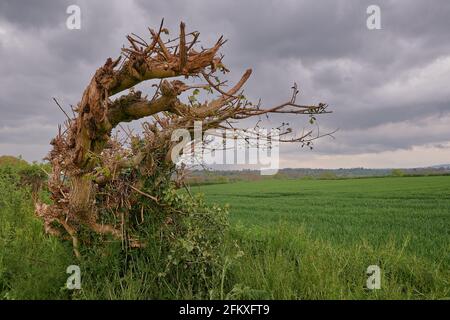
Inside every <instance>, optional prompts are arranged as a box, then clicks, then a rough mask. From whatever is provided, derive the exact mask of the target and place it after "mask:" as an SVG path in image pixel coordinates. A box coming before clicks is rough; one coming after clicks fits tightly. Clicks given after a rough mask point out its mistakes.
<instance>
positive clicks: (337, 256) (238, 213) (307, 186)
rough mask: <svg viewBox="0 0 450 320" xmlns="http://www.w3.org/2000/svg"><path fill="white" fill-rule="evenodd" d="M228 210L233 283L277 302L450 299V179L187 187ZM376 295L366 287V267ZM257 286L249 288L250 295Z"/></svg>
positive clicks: (364, 180) (279, 182) (332, 181)
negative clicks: (235, 255) (375, 275)
mask: <svg viewBox="0 0 450 320" xmlns="http://www.w3.org/2000/svg"><path fill="white" fill-rule="evenodd" d="M193 191H194V192H202V193H205V195H206V198H207V199H209V201H211V202H215V203H222V204H225V203H228V204H230V209H231V220H232V225H233V227H232V239H233V240H235V241H238V243H239V245H240V247H241V249H242V251H243V252H245V255H244V256H243V257H242V258H240V260H239V262H237V263H235V266H234V269H233V270H232V275H233V276H232V278H233V280H232V282H234V283H239V286H240V287H244V288H247V289H248V290H249V292H254V293H255V292H257V295H259V296H258V297H264V298H276V299H317V298H326V299H330V298H331V299H354V298H361V299H367V298H378V299H411V298H413V299H420V298H430V299H438V298H449V297H450V273H449V270H450V201H449V200H450V177H404V178H383V179H350V180H307V181H306V180H267V181H260V182H238V183H234V184H221V185H213V186H201V187H195V188H193ZM373 264H376V265H379V266H380V267H381V270H382V289H381V290H375V291H370V290H367V289H365V288H364V286H365V284H366V279H367V275H366V274H365V271H366V269H367V267H368V266H369V265H373ZM252 290H256V291H252Z"/></svg>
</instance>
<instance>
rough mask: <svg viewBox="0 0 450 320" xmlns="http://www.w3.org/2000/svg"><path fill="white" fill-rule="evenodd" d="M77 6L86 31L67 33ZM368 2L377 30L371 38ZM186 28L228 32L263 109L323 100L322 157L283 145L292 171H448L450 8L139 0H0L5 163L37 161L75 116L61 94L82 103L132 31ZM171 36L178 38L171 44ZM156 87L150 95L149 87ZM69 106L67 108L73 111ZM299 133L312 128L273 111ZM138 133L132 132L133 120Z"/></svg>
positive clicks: (401, 0) (348, 0) (444, 3)
mask: <svg viewBox="0 0 450 320" xmlns="http://www.w3.org/2000/svg"><path fill="white" fill-rule="evenodd" d="M70 5H78V6H79V7H80V9H81V28H80V29H79V30H77V29H75V30H70V29H68V28H67V26H66V20H67V18H68V17H69V14H67V13H66V9H67V7H68V6H70ZM369 5H378V6H379V8H380V21H381V29H375V30H372V29H369V28H368V27H367V19H368V18H370V17H369V16H370V14H368V13H367V7H368V6H369ZM162 18H164V19H165V24H166V26H167V28H168V29H169V30H173V34H176V32H177V30H178V25H179V23H180V21H184V22H185V23H186V25H187V29H188V31H189V30H197V31H199V32H200V40H201V44H202V45H204V46H208V45H209V46H210V45H212V44H214V42H215V40H216V39H217V38H218V37H219V36H220V35H222V34H223V35H224V37H225V38H227V39H228V42H227V43H226V44H225V46H224V48H223V50H222V52H223V53H224V54H225V58H224V63H225V64H226V65H227V67H228V68H229V69H230V70H231V71H232V72H231V74H230V76H229V78H230V80H237V79H238V78H239V77H240V75H241V74H242V73H243V72H244V71H245V70H246V69H247V68H252V69H253V73H252V77H251V78H250V80H249V81H248V83H247V86H246V89H245V95H246V96H247V97H249V98H251V99H254V100H255V101H256V100H257V99H259V98H261V99H262V102H263V105H264V106H268V107H270V106H272V105H276V104H278V103H280V102H284V101H286V100H288V99H289V97H290V94H291V89H290V88H291V86H292V84H293V82H296V83H297V84H298V85H299V88H300V90H301V94H300V95H299V97H298V101H297V102H298V103H302V104H307V103H318V102H326V103H328V104H329V105H330V107H329V108H330V109H331V110H332V111H333V113H331V114H327V115H323V116H320V117H319V118H318V120H319V125H320V131H321V132H331V131H333V130H335V129H338V131H337V132H336V133H335V134H334V138H330V137H324V138H322V139H319V140H317V141H316V142H315V145H314V149H313V150H304V149H302V148H300V147H299V145H296V144H284V145H282V147H281V153H280V163H281V166H282V167H311V168H351V167H370V168H386V167H388V168H393V167H398V168H403V167H421V166H429V165H436V164H446V163H450V87H449V84H450V37H449V31H450V1H448V0H436V1H433V2H431V1H423V0H395V1H394V0H383V1H381V0H380V1H376V0H371V1H364V0H362V1H352V0H345V1H344V0H296V1H293V0H278V1H271V0H240V1H235V0H228V1H223V0H222V1H215V0H207V1H206V0H204V1H200V0H190V1H181V0H180V1H170V0H164V1H159V0H152V1H144V0H134V1H111V0H107V1H106V0H105V1H92V0H90V1H75V0H70V1H64V0H63V1H56V0H54V1H52V0H41V1H31V0H30V1H21V0H2V1H1V3H0V61H1V63H0V73H1V75H2V77H0V155H1V154H8V155H15V156H18V155H22V156H23V158H25V159H26V160H29V161H33V160H37V161H40V160H42V158H43V157H44V156H45V155H46V154H47V152H48V151H49V150H50V145H49V141H50V140H51V138H52V137H53V136H55V134H56V133H57V129H58V124H60V123H63V121H64V120H65V116H64V114H63V113H62V112H61V111H59V109H58V108H57V106H56V105H55V103H54V102H53V101H52V97H55V98H57V99H58V101H59V102H60V103H61V104H62V105H63V106H65V107H67V106H69V105H71V104H72V105H76V104H77V103H78V102H79V100H80V98H81V95H82V92H83V90H84V88H85V87H86V86H87V84H88V82H89V80H90V77H91V76H92V74H93V73H94V72H95V70H96V69H97V68H98V67H100V66H101V65H103V63H104V62H105V60H106V59H107V58H108V57H113V58H116V57H118V56H119V54H120V48H121V47H122V45H123V44H125V41H126V40H125V36H126V35H127V34H130V33H132V32H133V33H136V34H139V35H141V36H143V37H149V35H148V30H147V27H152V28H155V29H157V28H158V27H159V24H160V21H161V19H162ZM173 34H172V33H171V34H170V35H172V36H173ZM151 84H152V83H151V82H149V83H144V84H142V85H141V86H140V87H142V88H143V90H144V91H145V90H148V91H149V92H151ZM67 108H68V107H67ZM283 121H288V122H290V124H291V125H292V126H294V128H297V129H298V130H301V129H302V128H303V127H304V126H305V123H307V119H304V118H293V117H292V116H289V117H282V116H277V117H273V118H272V119H271V120H270V123H269V125H270V124H273V125H274V126H275V124H278V123H280V122H283ZM132 125H136V124H132Z"/></svg>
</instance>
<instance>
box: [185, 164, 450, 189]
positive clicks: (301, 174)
mask: <svg viewBox="0 0 450 320" xmlns="http://www.w3.org/2000/svg"><path fill="white" fill-rule="evenodd" d="M440 175H450V165H443V166H435V167H428V168H411V169H366V168H350V169H344V168H340V169H309V168H298V169H294V168H287V169H280V170H279V171H278V173H277V174H275V175H272V176H264V175H261V174H260V171H259V170H248V169H245V170H193V171H191V172H190V173H189V175H188V178H187V182H188V183H189V184H190V185H207V184H221V183H230V182H237V181H259V180H265V179H305V180H307V179H317V180H334V179H359V178H374V177H375V178H376V177H379V178H382V177H392V176H395V177H412V176H440Z"/></svg>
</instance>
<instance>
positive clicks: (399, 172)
mask: <svg viewBox="0 0 450 320" xmlns="http://www.w3.org/2000/svg"><path fill="white" fill-rule="evenodd" d="M404 175H405V173H404V172H403V171H402V170H400V169H393V170H392V171H391V176H393V177H403V176H404Z"/></svg>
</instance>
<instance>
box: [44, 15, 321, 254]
mask: <svg viewBox="0 0 450 320" xmlns="http://www.w3.org/2000/svg"><path fill="white" fill-rule="evenodd" d="M149 31H150V41H148V42H147V41H145V40H144V39H142V38H141V37H139V36H137V35H134V34H133V35H131V36H127V40H128V42H129V47H128V48H123V49H122V54H121V56H120V57H119V58H118V59H116V60H113V59H111V58H109V59H107V60H106V63H105V64H104V65H103V66H102V67H100V68H99V69H98V70H97V71H96V72H95V74H94V76H93V77H92V79H91V81H90V83H89V84H88V86H87V88H86V89H85V91H84V93H83V96H82V98H81V101H80V102H79V104H78V105H77V107H76V108H75V109H74V118H73V119H68V121H67V122H66V127H65V128H64V130H63V129H60V132H59V134H58V135H57V136H56V137H55V138H54V139H53V140H52V141H51V144H52V146H53V149H52V150H51V152H50V153H49V155H48V160H49V161H50V163H51V165H52V170H53V172H52V174H51V175H50V178H49V184H48V185H49V190H50V192H51V199H52V201H53V203H52V204H51V205H47V204H43V203H37V204H36V214H37V215H38V216H39V217H41V218H42V219H43V220H44V223H45V229H46V232H48V233H51V234H54V235H58V236H61V237H63V238H68V239H72V241H73V245H74V250H75V254H76V255H79V251H78V242H79V241H82V239H80V232H81V230H89V231H90V232H94V233H95V234H102V235H107V234H109V235H112V236H113V237H115V238H117V239H120V240H121V241H125V242H126V243H127V245H129V246H142V245H145V239H138V237H137V236H136V235H134V234H133V231H132V228H131V227H130V226H129V224H127V222H126V221H132V220H133V219H131V217H130V216H131V215H138V216H139V219H141V220H144V219H145V214H146V212H145V210H144V209H143V207H142V206H141V203H140V202H141V201H142V199H143V198H145V199H147V200H148V201H150V202H151V203H152V204H153V205H154V207H155V208H161V209H164V210H167V209H168V208H169V209H170V206H171V204H170V203H166V202H165V201H164V199H162V198H161V197H160V193H158V188H163V185H164V183H167V182H168V181H170V180H171V179H173V173H174V172H175V171H177V167H176V165H175V164H174V163H173V162H172V161H171V159H170V157H169V155H170V151H171V148H172V147H173V145H174V144H175V143H176V142H173V141H171V135H172V132H173V131H174V130H176V129H187V130H190V131H192V130H193V128H194V121H202V124H203V125H202V130H208V129H212V128H225V127H229V126H231V123H230V121H231V120H239V119H245V118H249V117H255V116H260V115H265V114H270V113H288V114H295V115H306V116H307V117H310V118H311V119H315V118H314V116H313V115H316V114H321V113H326V112H328V111H327V105H325V104H322V103H320V104H318V105H311V106H309V105H306V106H305V105H298V104H296V101H295V100H296V96H297V93H298V90H297V88H296V86H294V87H293V91H294V92H293V95H292V96H291V97H290V99H289V100H288V101H286V102H285V103H282V104H280V105H278V106H275V107H271V108H264V107H263V106H261V104H260V103H258V104H252V103H251V102H249V101H248V100H246V99H245V98H244V97H243V95H242V88H243V86H244V84H245V82H246V81H247V80H248V79H249V77H250V75H251V70H250V69H249V70H247V71H245V73H244V74H243V76H242V78H241V79H240V80H239V81H238V82H237V83H236V84H235V85H234V86H232V87H231V88H228V89H225V85H226V82H225V81H223V82H222V81H221V80H220V79H219V78H218V76H217V74H218V73H219V72H223V73H226V72H229V70H228V69H227V68H226V67H225V65H224V64H223V63H222V56H220V55H219V49H220V48H221V47H222V45H223V44H224V43H225V41H224V40H223V38H222V37H220V38H219V40H218V41H217V42H216V43H215V44H214V46H212V47H211V48H208V49H204V48H201V49H198V48H197V47H198V38H199V33H198V32H190V33H187V32H186V31H185V25H184V23H181V24H180V30H179V36H178V37H177V38H175V39H172V40H163V35H167V34H168V31H167V30H166V29H165V28H164V27H163V24H162V23H161V26H160V28H159V30H156V31H155V30H152V29H149ZM177 77H178V78H179V79H174V80H168V79H170V78H177ZM180 78H181V79H183V78H184V79H189V78H200V79H203V82H204V84H201V85H192V84H189V83H185V82H183V81H181V80H180ZM152 79H159V80H160V81H159V84H154V87H155V92H154V94H153V96H152V97H150V98H149V97H144V96H143V95H142V93H141V92H139V91H135V90H134V89H133V87H134V86H135V85H137V84H139V83H141V82H143V81H146V80H152ZM199 88H203V89H205V90H208V91H210V92H213V93H215V95H214V99H213V100H211V101H204V102H197V101H195V102H192V101H188V102H183V99H182V98H181V94H182V93H184V92H188V91H191V90H198V89H199ZM125 90H128V91H127V92H126V93H124V94H123V95H122V96H120V97H118V98H116V99H115V100H111V96H113V95H116V94H118V93H121V92H124V91H125ZM144 117H149V119H151V120H149V121H148V122H146V123H145V124H144V126H143V127H144V130H143V135H142V137H138V136H133V137H131V143H130V145H129V146H125V145H123V144H122V143H120V142H119V141H118V140H117V139H115V138H113V137H112V134H111V132H112V130H113V128H115V127H116V126H118V125H119V124H120V123H122V122H129V121H132V120H136V119H141V118H144ZM289 132H291V130H290V129H289V128H287V129H286V131H285V132H284V133H282V134H281V137H283V136H284V137H285V136H286V135H284V134H287V133H289ZM314 138H316V137H313V136H312V134H311V132H307V133H306V134H302V135H301V136H300V137H297V138H292V139H287V138H286V139H283V140H282V141H297V142H300V143H308V142H310V141H311V140H312V139H314ZM149 179H150V180H151V181H152V183H151V185H149V183H148V181H149ZM169 211H170V210H169ZM136 219H138V218H136ZM139 219H138V220H139ZM167 223H170V220H169V221H168V222H167Z"/></svg>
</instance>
